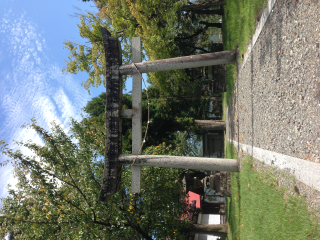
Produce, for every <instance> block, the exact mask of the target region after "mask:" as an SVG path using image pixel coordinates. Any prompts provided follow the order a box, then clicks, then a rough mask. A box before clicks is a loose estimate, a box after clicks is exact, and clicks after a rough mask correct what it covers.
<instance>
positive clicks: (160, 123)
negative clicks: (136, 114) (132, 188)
mask: <svg viewBox="0 0 320 240" xmlns="http://www.w3.org/2000/svg"><path fill="white" fill-rule="evenodd" d="M194 91H195V89H194ZM180 92H181V94H186V95H189V96H190V94H193V93H190V94H188V93H184V91H183V89H181V90H180ZM148 93H149V98H150V99H149V100H150V120H151V124H150V128H149V131H148V135H147V139H146V143H145V147H149V146H152V145H155V146H156V145H159V143H161V142H166V143H167V145H170V144H171V145H172V146H173V147H177V145H178V144H182V143H181V142H180V141H178V140H177V139H179V137H178V135H179V134H180V135H181V136H183V137H185V138H186V139H190V138H192V139H193V141H196V140H197V137H196V135H194V134H193V133H194V132H198V131H200V130H201V127H202V125H203V124H202V125H201V123H203V122H202V121H200V123H198V122H199V121H195V120H194V119H206V116H207V111H208V105H209V98H206V97H202V98H196V99H195V98H192V97H191V98H183V97H182V98H179V97H178V98H177V97H169V96H165V95H164V94H162V93H161V92H160V91H159V90H158V89H156V88H153V87H149V88H148ZM191 96H192V95H191ZM195 100H196V101H195ZM105 106H106V95H105V93H102V94H100V96H98V97H96V98H93V99H92V100H90V101H89V102H88V104H87V106H86V107H85V108H84V110H85V112H86V113H88V114H89V116H88V117H87V118H85V119H84V120H83V121H87V122H92V121H94V122H96V123H99V125H100V126H101V127H104V126H105ZM122 108H123V109H131V108H132V96H131V94H123V97H122ZM102 109H103V112H102ZM147 109H148V101H147V96H146V92H145V91H143V94H142V122H143V126H144V127H143V130H144V131H145V127H146V124H147V121H148V117H147V116H148V111H147ZM205 123H207V122H205ZM207 125H208V123H207ZM220 125H221V124H220ZM220 125H219V126H220ZM199 126H200V128H199ZM177 131H179V132H177ZM122 135H123V136H122V151H123V153H130V152H131V142H132V137H131V136H132V123H131V119H123V120H122ZM198 140H199V139H198ZM190 141H191V140H190ZM196 142H197V141H196ZM184 143H185V145H187V141H184ZM189 147H191V146H189ZM183 148H184V149H185V152H184V153H183V154H182V153H181V154H179V155H184V154H186V155H190V154H191V152H192V151H193V152H194V148H190V151H191V152H188V153H187V152H186V151H187V146H185V147H183ZM191 149H192V150H191ZM192 155H193V154H192ZM195 155H197V154H195Z"/></svg>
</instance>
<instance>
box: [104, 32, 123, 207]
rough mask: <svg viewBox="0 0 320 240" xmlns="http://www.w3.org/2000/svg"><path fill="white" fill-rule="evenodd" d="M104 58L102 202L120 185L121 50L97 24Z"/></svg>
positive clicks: (117, 42) (116, 42) (116, 40)
mask: <svg viewBox="0 0 320 240" xmlns="http://www.w3.org/2000/svg"><path fill="white" fill-rule="evenodd" d="M101 35H102V40H103V46H104V52H105V59H106V69H107V72H106V139H105V158H104V170H103V182H102V186H101V191H100V197H99V201H100V202H105V201H107V200H108V199H109V197H110V195H111V194H114V193H115V192H116V191H117V190H118V187H119V186H120V176H121V165H120V164H119V162H118V156H119V154H120V153H121V119H120V115H119V112H120V109H121V98H122V96H121V95H122V77H121V76H120V74H119V65H121V50H120V43H119V41H118V39H116V38H113V37H111V35H110V33H109V32H108V31H107V30H106V29H105V28H101Z"/></svg>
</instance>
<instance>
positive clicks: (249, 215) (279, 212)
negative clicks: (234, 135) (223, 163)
mask: <svg viewBox="0 0 320 240" xmlns="http://www.w3.org/2000/svg"><path fill="white" fill-rule="evenodd" d="M227 158H237V155H236V149H235V147H234V146H232V145H231V144H229V146H228V147H227ZM242 161H243V162H242V163H243V164H242V169H241V172H240V173H232V174H231V186H232V188H231V189H232V192H231V194H232V198H227V202H226V206H227V216H226V219H227V222H228V224H229V226H230V231H229V234H228V239H229V240H231V239H253V240H255V239H259V240H261V239H294V240H298V239H320V228H319V227H320V226H319V225H318V224H317V222H316V219H311V218H310V213H309V212H308V210H307V205H306V204H305V202H304V197H303V196H298V195H290V194H289V193H288V191H287V189H284V188H282V189H280V188H279V187H278V182H277V180H276V178H275V177H274V175H273V174H271V173H261V172H258V171H256V170H255V169H254V165H253V161H252V159H251V156H246V157H243V158H242Z"/></svg>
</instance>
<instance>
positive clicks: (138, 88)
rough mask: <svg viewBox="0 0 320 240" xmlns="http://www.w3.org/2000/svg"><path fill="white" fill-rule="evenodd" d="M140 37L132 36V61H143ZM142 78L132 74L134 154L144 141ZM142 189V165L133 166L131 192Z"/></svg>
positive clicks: (137, 74) (137, 191)
mask: <svg viewBox="0 0 320 240" xmlns="http://www.w3.org/2000/svg"><path fill="white" fill-rule="evenodd" d="M141 60H142V59H141V40H140V37H133V38H132V62H133V63H138V62H141ZM141 102H142V80H141V76H140V74H139V73H134V74H132V110H133V116H132V154H134V155H136V154H138V153H139V150H140V147H141V143H142V106H141V105H142V104H141ZM140 189H141V166H135V165H133V166H132V180H131V192H133V193H139V192H140Z"/></svg>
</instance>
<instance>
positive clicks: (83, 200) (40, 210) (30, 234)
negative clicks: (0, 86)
mask: <svg viewBox="0 0 320 240" xmlns="http://www.w3.org/2000/svg"><path fill="white" fill-rule="evenodd" d="M85 124H88V122H85V123H78V122H76V121H75V120H72V122H71V130H70V133H69V134H67V133H65V132H64V131H63V129H62V128H61V127H60V126H59V125H57V124H56V123H53V124H52V128H51V131H50V132H49V131H46V130H45V129H43V128H41V127H40V126H38V125H37V123H36V122H35V121H34V120H33V121H32V123H31V124H28V125H26V126H24V127H28V128H32V129H34V130H35V131H36V132H37V133H38V134H39V136H40V137H41V138H42V140H43V142H44V145H38V144H35V143H32V142H31V141H28V142H24V143H23V142H19V143H17V144H18V145H19V146H20V147H24V148H26V149H28V150H30V151H31V152H32V153H33V155H29V156H27V155H24V154H23V153H22V152H21V151H20V150H17V151H13V150H11V149H9V148H8V147H7V145H5V144H4V142H3V141H2V142H1V143H2V146H1V151H2V154H5V155H7V156H8V157H9V159H11V160H8V162H11V163H12V164H13V167H14V173H15V176H16V178H17V180H18V183H17V185H16V186H15V187H14V188H12V187H9V196H8V197H6V198H5V199H3V205H2V208H1V216H0V218H1V219H2V224H1V228H0V237H4V236H5V235H6V233H7V232H8V231H10V232H12V233H13V234H14V236H15V238H16V239H141V238H144V239H152V236H154V237H155V238H157V239H160V238H165V237H170V238H171V239H173V238H175V237H176V239H183V236H184V233H185V230H186V228H187V227H188V224H187V223H185V224H183V225H180V224H178V223H177V221H176V219H177V218H179V217H180V216H181V214H182V213H183V209H184V207H183V202H182V201H181V197H180V195H181V189H182V186H181V185H180V184H175V183H174V180H175V179H177V177H178V176H179V174H180V173H181V172H180V171H179V170H177V169H163V168H157V167H155V168H149V167H144V168H142V188H143V190H142V192H141V193H139V194H130V193H129V190H130V189H129V188H130V187H129V186H130V182H131V171H130V166H123V167H122V175H121V185H120V189H119V191H118V192H117V193H116V194H115V195H113V196H112V197H111V200H110V201H108V202H106V203H100V204H99V203H98V197H99V192H100V187H101V186H100V184H101V181H102V172H103V162H102V159H101V158H102V155H101V152H103V148H104V145H103V140H104V135H103V132H100V128H99V126H95V124H94V123H91V126H90V127H89V128H88V126H86V125H85ZM154 149H159V150H161V149H162V150H161V151H163V152H164V153H166V154H170V152H172V151H174V150H173V149H171V148H170V147H169V146H166V145H164V144H162V145H161V146H154V147H153V149H151V147H150V149H148V150H149V151H153V150H154ZM174 232H175V233H174Z"/></svg>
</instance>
